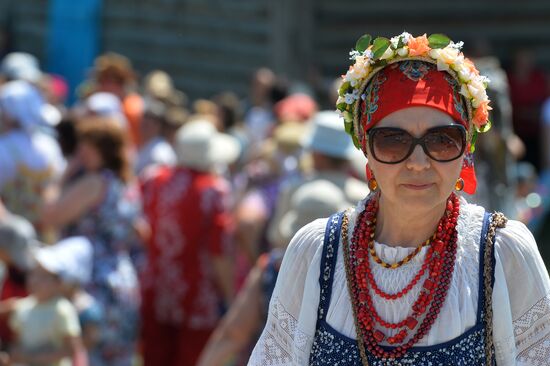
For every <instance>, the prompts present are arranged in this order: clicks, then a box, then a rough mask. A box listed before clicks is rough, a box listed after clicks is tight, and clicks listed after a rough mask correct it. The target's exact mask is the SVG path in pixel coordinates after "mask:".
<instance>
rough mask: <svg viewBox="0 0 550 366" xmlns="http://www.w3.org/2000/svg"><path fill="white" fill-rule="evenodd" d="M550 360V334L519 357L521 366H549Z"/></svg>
mask: <svg viewBox="0 0 550 366" xmlns="http://www.w3.org/2000/svg"><path fill="white" fill-rule="evenodd" d="M549 360H550V333H549V334H546V336H545V337H544V338H542V339H541V340H539V341H538V342H537V343H535V344H533V345H532V346H530V347H529V348H527V349H526V350H524V351H523V352H521V353H520V354H519V355H518V358H517V361H518V362H520V363H519V365H523V364H525V365H529V366H548V362H549Z"/></svg>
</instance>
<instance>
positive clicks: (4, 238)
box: [0, 214, 38, 270]
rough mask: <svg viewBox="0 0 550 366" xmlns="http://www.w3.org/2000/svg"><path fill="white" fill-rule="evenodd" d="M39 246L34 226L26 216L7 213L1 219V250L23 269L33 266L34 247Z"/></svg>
mask: <svg viewBox="0 0 550 366" xmlns="http://www.w3.org/2000/svg"><path fill="white" fill-rule="evenodd" d="M37 246H38V242H37V241H36V233H35V231H34V228H33V226H32V225H31V223H30V222H29V221H27V220H26V219H25V218H23V217H21V216H17V215H12V214H7V215H6V216H5V217H4V218H3V219H2V220H0V250H3V251H5V252H6V254H7V255H8V257H9V259H10V261H11V262H12V263H13V264H14V265H15V266H16V267H17V268H19V269H21V270H28V269H30V268H32V267H33V265H34V261H33V257H32V250H33V248H35V247H37Z"/></svg>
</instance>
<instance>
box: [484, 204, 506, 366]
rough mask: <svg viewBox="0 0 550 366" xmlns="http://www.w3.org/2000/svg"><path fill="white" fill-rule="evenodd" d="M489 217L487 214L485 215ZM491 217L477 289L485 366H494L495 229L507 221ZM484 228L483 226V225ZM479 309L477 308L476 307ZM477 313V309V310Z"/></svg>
mask: <svg viewBox="0 0 550 366" xmlns="http://www.w3.org/2000/svg"><path fill="white" fill-rule="evenodd" d="M485 216H486V217H487V216H489V214H487V213H486V214H485ZM490 216H491V221H490V224H489V225H488V228H487V232H486V235H485V240H483V237H484V236H483V235H482V236H481V237H482V243H484V244H485V249H484V250H483V251H482V250H480V254H481V253H482V252H483V259H482V260H483V266H482V267H480V268H482V270H483V284H481V283H480V284H479V287H483V296H482V297H483V305H484V306H483V307H482V308H483V311H484V315H485V316H484V321H485V357H486V365H495V364H496V363H495V348H494V345H493V301H492V300H493V285H494V283H495V251H494V244H495V237H496V229H497V228H503V227H505V226H506V222H507V221H508V219H506V217H505V216H504V215H503V214H502V213H500V212H495V213H493V214H492V215H490ZM484 226H485V224H484ZM478 307H479V306H478ZM478 311H479V309H478Z"/></svg>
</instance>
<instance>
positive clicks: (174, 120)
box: [163, 106, 189, 148]
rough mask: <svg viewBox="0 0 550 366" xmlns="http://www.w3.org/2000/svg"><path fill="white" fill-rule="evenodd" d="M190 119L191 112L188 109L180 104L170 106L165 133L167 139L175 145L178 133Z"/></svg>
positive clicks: (166, 116) (167, 111)
mask: <svg viewBox="0 0 550 366" xmlns="http://www.w3.org/2000/svg"><path fill="white" fill-rule="evenodd" d="M188 120H189V112H188V111H187V109H185V108H183V107H180V106H170V107H168V109H167V110H166V114H165V122H166V124H165V125H164V131H163V135H164V138H165V139H166V141H167V142H168V143H169V144H170V145H171V146H172V148H173V147H174V144H175V142H176V134H177V132H178V130H179V129H180V127H182V126H183V125H184V124H185V123H186V122H187V121H188Z"/></svg>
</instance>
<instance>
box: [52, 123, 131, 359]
mask: <svg viewBox="0 0 550 366" xmlns="http://www.w3.org/2000/svg"><path fill="white" fill-rule="evenodd" d="M77 128H78V148H77V149H78V156H79V159H80V162H81V164H82V166H83V167H84V171H85V172H84V174H83V175H82V176H81V177H80V178H78V179H77V180H76V181H74V182H73V183H72V184H71V185H70V186H69V187H67V189H66V190H65V191H64V192H62V194H61V196H60V197H59V199H58V200H56V201H55V202H51V203H49V204H47V205H46V206H45V207H44V209H43V213H42V221H43V222H44V223H45V224H48V225H52V226H55V227H59V228H64V230H63V234H64V236H85V237H87V238H88V239H89V240H90V241H91V242H92V245H93V248H94V255H93V260H92V279H91V283H90V285H89V286H88V288H87V290H88V291H89V293H90V294H91V295H92V296H93V297H95V298H96V300H97V301H98V302H99V304H100V305H101V307H102V308H103V310H104V318H105V321H104V322H103V324H102V329H101V330H100V333H101V339H100V341H99V346H98V349H99V351H98V352H99V353H100V354H99V355H91V356H93V357H94V358H96V359H100V360H101V364H103V365H130V364H131V362H132V357H133V355H134V352H135V341H136V337H137V321H138V306H139V289H138V282H137V276H136V273H135V269H134V264H133V262H132V260H131V259H130V258H131V255H134V254H136V253H139V251H140V248H139V240H138V235H137V231H136V227H138V225H137V224H138V223H139V216H138V215H139V204H138V202H139V201H138V199H139V195H138V190H137V189H133V186H132V185H131V184H130V165H129V162H128V160H127V148H126V146H127V145H126V139H125V137H124V134H123V132H122V130H121V128H120V127H119V126H118V125H117V123H116V122H115V121H112V120H108V119H107V120H105V119H91V120H83V121H81V122H80V123H79V125H78V127H77Z"/></svg>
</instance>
